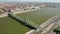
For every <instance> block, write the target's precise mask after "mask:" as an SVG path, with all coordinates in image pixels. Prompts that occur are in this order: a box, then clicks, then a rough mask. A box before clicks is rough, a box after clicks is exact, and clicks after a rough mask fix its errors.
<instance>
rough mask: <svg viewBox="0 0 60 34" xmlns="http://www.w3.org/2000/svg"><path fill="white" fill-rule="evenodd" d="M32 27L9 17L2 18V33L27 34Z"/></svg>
mask: <svg viewBox="0 0 60 34" xmlns="http://www.w3.org/2000/svg"><path fill="white" fill-rule="evenodd" d="M29 30H30V29H29V28H27V27H25V26H23V25H21V24H20V23H18V22H17V21H15V20H14V19H11V18H9V17H4V18H0V34H25V33H26V32H28V31H29Z"/></svg>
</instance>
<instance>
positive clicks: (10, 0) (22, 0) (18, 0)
mask: <svg viewBox="0 0 60 34" xmlns="http://www.w3.org/2000/svg"><path fill="white" fill-rule="evenodd" d="M0 2H60V0H0Z"/></svg>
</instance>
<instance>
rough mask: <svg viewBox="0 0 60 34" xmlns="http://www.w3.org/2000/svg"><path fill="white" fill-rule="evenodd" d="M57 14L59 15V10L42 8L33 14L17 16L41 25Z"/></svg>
mask: <svg viewBox="0 0 60 34" xmlns="http://www.w3.org/2000/svg"><path fill="white" fill-rule="evenodd" d="M57 13H60V9H59V8H43V9H39V10H36V11H33V12H28V13H22V14H18V15H17V16H19V17H22V18H23V19H26V18H28V19H29V20H31V21H33V22H34V23H36V24H42V23H43V22H45V21H46V20H48V19H49V18H51V17H52V16H54V15H56V14H57Z"/></svg>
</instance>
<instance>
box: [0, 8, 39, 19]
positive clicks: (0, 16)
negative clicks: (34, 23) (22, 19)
mask: <svg viewBox="0 0 60 34" xmlns="http://www.w3.org/2000/svg"><path fill="white" fill-rule="evenodd" d="M35 10H38V9H32V10H26V11H14V12H13V11H12V12H13V13H14V14H19V13H25V12H31V11H35ZM6 16H8V13H4V14H1V15H0V18H3V17H6Z"/></svg>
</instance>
